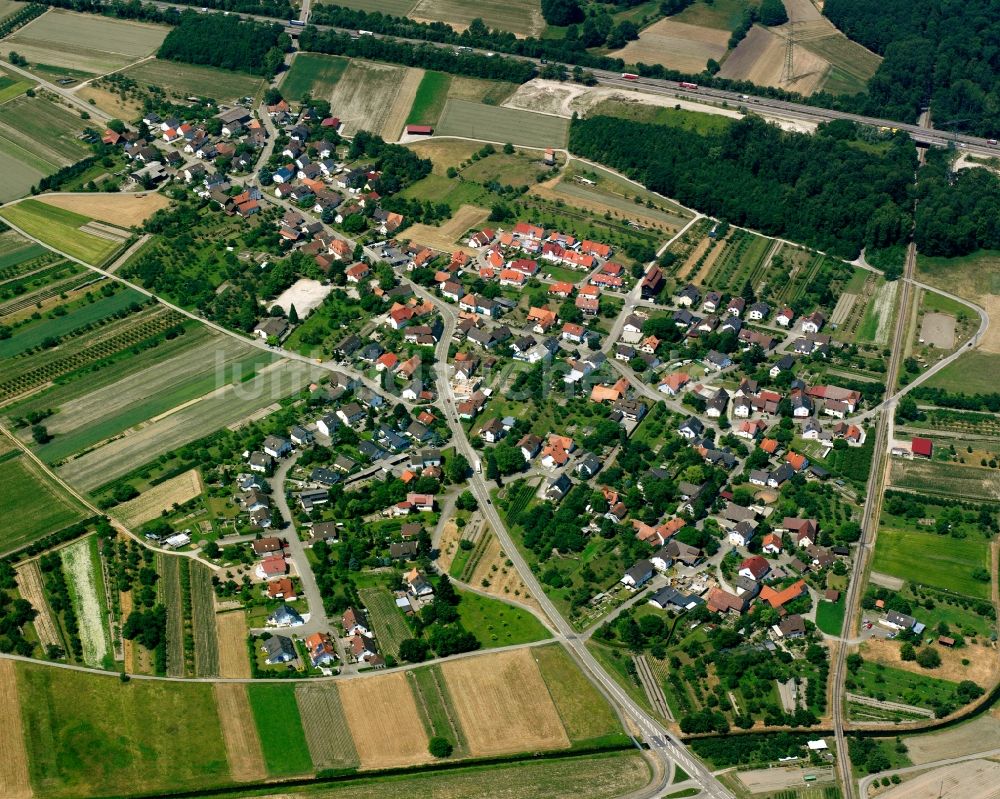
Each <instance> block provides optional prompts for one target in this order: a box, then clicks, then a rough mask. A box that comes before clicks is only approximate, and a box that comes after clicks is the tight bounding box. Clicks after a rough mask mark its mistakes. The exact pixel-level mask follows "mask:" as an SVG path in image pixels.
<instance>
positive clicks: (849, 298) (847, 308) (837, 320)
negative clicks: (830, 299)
mask: <svg viewBox="0 0 1000 799" xmlns="http://www.w3.org/2000/svg"><path fill="white" fill-rule="evenodd" d="M857 301H858V295H857V294H841V295H840V299H839V300H837V305H836V307H835V308H834V309H833V313H832V314H831V315H830V322H831V323H832V324H835V325H840V324H843V322H844V320H845V319H847V317H848V316H850V315H851V311H852V310H853V308H854V303H856V302H857Z"/></svg>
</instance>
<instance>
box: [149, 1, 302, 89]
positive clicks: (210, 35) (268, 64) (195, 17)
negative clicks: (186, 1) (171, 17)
mask: <svg viewBox="0 0 1000 799" xmlns="http://www.w3.org/2000/svg"><path fill="white" fill-rule="evenodd" d="M290 44H291V39H289V37H288V34H286V33H284V32H283V31H282V29H281V26H280V25H277V24H274V25H264V24H262V23H260V22H244V21H242V20H240V19H239V18H238V17H230V16H226V15H225V14H198V13H197V12H195V11H185V12H184V13H183V14H181V17H180V23H179V24H178V25H177V27H175V28H174V29H173V30H172V31H170V33H168V34H167V38H166V39H164V40H163V44H162V45H160V50H159V52H158V53H157V56H158V57H160V58H165V59H169V60H171V61H186V62H187V63H189V64H203V65H205V66H211V67H222V68H223V69H234V70H241V71H243V72H250V73H252V74H254V75H264V76H265V77H269V78H270V77H274V75H275V74H276V73H277V71H278V69H279V68H280V67H281V66H282V64H283V62H284V59H285V50H286V49H287V48H288V47H289V46H290Z"/></svg>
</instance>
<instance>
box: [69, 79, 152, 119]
mask: <svg viewBox="0 0 1000 799" xmlns="http://www.w3.org/2000/svg"><path fill="white" fill-rule="evenodd" d="M74 94H76V96H77V97H79V98H80V99H81V100H87V101H88V102H89V101H90V100H93V101H94V105H96V106H97V107H98V108H100V109H101V110H102V111H106V112H107V113H109V114H111V116H113V117H115V118H117V119H135V118H136V117H138V116H139V115H140V114H141V112H142V105H141V104H140V103H137V102H135V101H134V100H123V99H122V98H121V97H119V96H118V95H117V94H114V93H113V92H109V91H108V90H107V89H99V88H97V87H96V86H94V85H93V84H90V83H88V84H87V85H86V86H81V87H80V88H79V89H77V90H76V91H75V92H74Z"/></svg>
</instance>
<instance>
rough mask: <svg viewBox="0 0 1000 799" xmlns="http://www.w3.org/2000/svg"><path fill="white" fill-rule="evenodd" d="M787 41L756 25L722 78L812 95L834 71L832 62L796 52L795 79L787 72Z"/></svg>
mask: <svg viewBox="0 0 1000 799" xmlns="http://www.w3.org/2000/svg"><path fill="white" fill-rule="evenodd" d="M785 48H786V40H785V38H784V37H782V36H779V35H778V34H776V33H772V32H771V31H769V30H768V29H767V28H762V27H760V26H759V25H755V26H754V27H753V28H751V30H750V33H749V34H747V37H746V38H745V39H744V40H743V41H742V42H740V44H739V46H738V47H737V48H736V49H735V50H734V51H733V52H732V53H730V55H729V58H727V59H726V63H725V64H723V66H722V70H721V71H720V72H719V77H722V78H730V79H732V80H749V81H752V82H753V83H756V84H758V85H759V86H774V87H780V88H782V89H788V90H789V91H794V92H799V93H800V94H803V95H810V94H812V93H813V92H814V91H816V89H817V88H819V85H820V84H821V83H822V82H823V79H824V78H825V77H826V75H827V73H828V72H829V71H830V62H829V61H827V60H826V59H824V58H821V57H820V56H818V55H816V54H815V53H810V52H809V51H808V50H806V49H805V48H804V47H800V46H799V45H795V46H794V47H793V49H792V80H787V79H786V78H787V76H786V75H785V74H784V71H785Z"/></svg>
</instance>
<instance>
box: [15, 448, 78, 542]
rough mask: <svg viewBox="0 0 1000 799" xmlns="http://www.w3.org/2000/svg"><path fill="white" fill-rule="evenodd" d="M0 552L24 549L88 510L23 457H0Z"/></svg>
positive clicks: (18, 455) (16, 454) (34, 464)
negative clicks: (1, 521) (1, 524)
mask: <svg viewBox="0 0 1000 799" xmlns="http://www.w3.org/2000/svg"><path fill="white" fill-rule="evenodd" d="M0 486H3V490H0V518H2V519H3V520H4V523H3V527H2V528H0V551H2V552H8V551H10V550H12V549H17V548H19V547H22V546H24V545H25V544H28V543H30V542H32V541H34V540H35V539H37V538H41V537H42V536H44V535H47V534H49V533H54V532H56V530H61V529H62V528H63V527H66V526H68V525H70V524H72V523H73V522H76V521H79V520H81V519H83V518H86V516H87V515H88V514H87V510H86V508H84V507H83V506H81V505H80V503H79V502H77V501H76V500H75V499H73V498H72V497H71V496H70V495H69V494H68V493H66V492H65V491H64V490H63V489H62V488H60V487H59V486H58V485H57V484H56V483H54V482H53V481H52V480H50V479H49V478H48V477H47V476H46V475H45V473H44V472H43V471H42V470H41V468H40V467H39V466H38V465H37V464H36V463H34V462H33V461H32V460H31V459H30V458H28V457H27V456H26V455H23V454H20V453H18V452H16V451H10V452H7V453H5V454H4V455H2V456H0Z"/></svg>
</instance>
